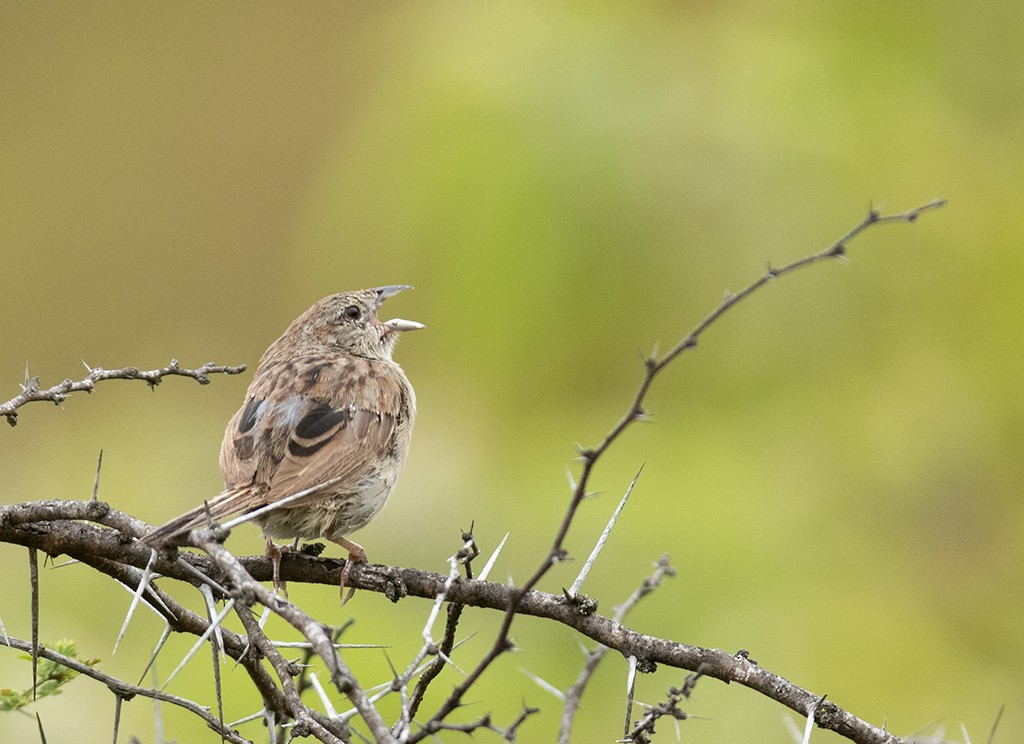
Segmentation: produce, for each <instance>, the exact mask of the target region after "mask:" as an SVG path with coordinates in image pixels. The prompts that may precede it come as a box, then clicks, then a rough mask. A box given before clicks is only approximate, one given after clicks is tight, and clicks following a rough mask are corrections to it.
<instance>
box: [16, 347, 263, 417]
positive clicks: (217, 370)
mask: <svg viewBox="0 0 1024 744" xmlns="http://www.w3.org/2000/svg"><path fill="white" fill-rule="evenodd" d="M86 369H88V370H89V373H88V374H87V375H86V376H85V377H84V378H82V379H81V380H71V379H70V378H68V379H65V380H64V381H63V382H61V383H59V384H57V385H54V386H53V387H51V388H47V389H46V390H43V389H42V388H40V387H39V378H38V377H32V378H29V376H28V374H27V373H26V375H25V382H24V383H23V384H22V386H21V393H20V394H18V395H16V396H14V397H13V398H11V399H10V400H9V401H7V402H6V403H0V416H6V417H7V423H9V424H10V425H11V426H14V425H15V424H17V423H18V413H17V410H18V409H19V408H21V407H22V406H23V405H25V404H26V403H32V402H35V401H40V400H48V401H50V402H51V403H56V404H57V405H60V404H61V403H63V402H64V401H65V400H66V399H67V397H68V396H69V395H71V393H77V392H79V391H82V390H84V391H85V392H88V393H91V392H92V390H93V388H94V387H96V383H97V382H100V381H101V380H144V381H146V382H147V383H149V385H150V387H155V386H157V385H159V384H160V381H161V380H163V378H164V377H171V376H177V377H191V378H192V379H193V380H195V381H196V382H198V383H199V384H200V385H207V384H209V382H210V375H214V374H225V375H237V374H239V373H240V372H244V371H245V365H244V364H240V365H237V366H234V367H226V366H221V365H217V364H214V363H213V362H207V363H206V364H204V365H203V366H202V367H199V368H198V369H185V368H184V367H182V366H181V365H180V364H178V360H177V359H172V360H171V363H170V364H168V365H167V366H166V367H161V368H160V369H151V370H148V371H143V370H140V369H139V368H138V367H124V368H122V369H103V368H102V367H89V365H86Z"/></svg>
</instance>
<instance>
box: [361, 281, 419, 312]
mask: <svg viewBox="0 0 1024 744" xmlns="http://www.w3.org/2000/svg"><path fill="white" fill-rule="evenodd" d="M407 289H412V285H409V284H392V285H390V286H388V287H375V288H374V289H372V290H370V291H372V292H376V293H377V307H380V306H381V303H383V302H384V300H386V299H387V298H388V297H394V296H395V295H396V294H398V293H399V292H404V291H405V290H407Z"/></svg>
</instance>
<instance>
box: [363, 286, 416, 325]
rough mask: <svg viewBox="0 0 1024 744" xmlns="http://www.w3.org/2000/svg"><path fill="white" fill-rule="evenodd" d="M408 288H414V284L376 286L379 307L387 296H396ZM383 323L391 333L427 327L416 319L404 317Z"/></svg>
mask: <svg viewBox="0 0 1024 744" xmlns="http://www.w3.org/2000/svg"><path fill="white" fill-rule="evenodd" d="M406 289H412V286H410V285H408V284H392V285H390V286H387V287H376V288H375V289H374V290H373V291H374V292H376V293H377V307H380V306H381V303H383V302H384V300H386V299H387V298H389V297H394V296H395V295H396V294H398V293H399V292H403V291H405V290H406ZM381 325H382V326H383V327H384V328H386V329H388V331H390V332H391V333H401V332H402V331H418V330H420V329H422V328H426V326H425V325H423V324H422V323H417V322H416V321H415V320H405V319H404V318H395V319H393V320H386V321H384V322H383V323H381Z"/></svg>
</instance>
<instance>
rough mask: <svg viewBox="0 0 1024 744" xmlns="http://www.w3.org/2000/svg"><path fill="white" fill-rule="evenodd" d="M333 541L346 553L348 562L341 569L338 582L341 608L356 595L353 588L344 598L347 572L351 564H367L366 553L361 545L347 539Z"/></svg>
mask: <svg viewBox="0 0 1024 744" xmlns="http://www.w3.org/2000/svg"><path fill="white" fill-rule="evenodd" d="M333 540H334V542H336V543H338V545H340V546H341V547H343V548H345V550H347V551H348V560H347V561H345V567H344V568H342V569H341V581H340V582H338V583H339V584H340V589H341V604H342V606H344V605H345V603H346V602H348V601H349V600H350V599H352V595H353V594H355V593H356V590H355V589H354V588H353V589H349V590H348V596H345V584H346V582H347V581H348V574H349V571H350V570H351V569H352V564H353V563H366V562H367V560H366V551H365V550H363V546H362V545H360V544H359V543H356V542H352V541H351V540H349V539H348V538H347V537H336V538H333Z"/></svg>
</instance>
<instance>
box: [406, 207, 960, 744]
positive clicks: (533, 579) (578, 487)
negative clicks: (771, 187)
mask: <svg viewBox="0 0 1024 744" xmlns="http://www.w3.org/2000/svg"><path fill="white" fill-rule="evenodd" d="M945 203H946V202H945V200H943V199H935V200H932V201H930V202H928V203H927V204H923V205H921V206H920V207H916V208H914V209H910V210H908V211H906V212H899V213H896V214H891V215H882V214H881V213H880V212H879V211H878V210H877V209H875V208H874V207H871V208H870V209H869V210H868V213H867V215H866V216H865V217H864V218H863V219H862V220H861V221H860V222H859V223H858V224H857V225H856V226H855V227H854V228H853V229H851V230H850V231H848V232H847V233H846V234H845V235H843V236H842V237H841V238H839V239H838V240H837V241H835V242H834V243H832V245H830V246H828V247H827V248H825V249H823V250H821V251H818V252H817V253H812V254H811V255H809V256H805V257H804V258H801V259H797V260H796V261H793V262H791V263H788V264H786V265H785V266H782V267H779V268H774V267H772V266H771V265H768V267H767V268H766V269H765V272H764V274H762V275H761V276H760V277H758V278H757V279H755V280H754V281H753V282H751V283H750V284H749V285H747V286H746V287H745V288H744V289H743V290H741V291H740V292H739V293H737V294H727V295H726V296H725V297H724V298H723V299H722V301H721V303H719V305H718V307H716V308H715V309H714V310H712V311H711V313H710V314H709V315H708V316H707V317H705V318H704V319H703V320H702V321H700V322H699V323H698V324H697V325H696V326H695V327H694V329H693V330H692V331H690V332H689V333H688V334H687V335H686V336H684V337H683V339H682V340H681V341H679V343H677V344H676V345H675V346H674V347H673V348H672V349H671V350H669V351H668V352H667V353H666V354H665V355H664V356H662V357H657V356H651V357H650V358H648V360H647V362H646V375H645V376H644V379H643V381H642V382H641V383H640V387H639V389H638V390H637V392H636V395H635V396H634V397H633V402H632V404H631V405H630V407H629V409H628V410H627V412H626V414H625V415H624V416H623V417H622V418H621V419H620V420H619V421H618V423H616V424H615V425H614V426H613V427H612V428H611V430H610V431H609V432H608V434H607V435H606V436H605V438H604V439H603V440H602V441H601V443H600V444H599V445H597V446H596V447H594V448H592V449H583V450H581V451H580V458H581V460H582V462H583V470H582V473H581V475H580V478H579V480H578V481H577V482H576V484H575V488H574V489H573V493H572V497H571V499H570V501H569V505H568V506H567V508H566V510H565V515H564V516H563V518H562V523H561V524H560V525H559V527H558V529H557V531H556V533H555V537H554V540H553V541H552V545H551V549H550V550H549V551H548V554H547V555H546V556H545V558H544V560H543V561H541V564H540V565H539V566H538V567H537V569H536V570H535V571H534V573H533V575H532V576H530V578H529V579H527V580H526V583H524V584H523V585H522V586H521V587H519V588H518V589H517V590H515V592H514V593H513V596H512V600H511V603H510V604H509V606H508V608H507V609H506V611H505V617H504V619H503V621H502V625H501V628H500V629H499V631H498V634H497V637H496V638H495V640H494V644H493V645H492V647H491V649H490V651H489V652H488V653H487V654H486V655H485V656H484V657H483V659H481V660H480V662H479V663H478V664H477V666H476V667H475V668H474V669H473V670H472V671H471V672H470V673H469V674H468V675H467V677H466V679H465V680H464V681H463V682H462V683H461V684H460V685H457V686H456V687H455V689H454V690H453V691H452V693H451V695H450V696H449V697H448V699H447V700H446V701H445V702H444V703H443V704H442V705H441V706H440V708H439V709H438V711H437V712H436V713H435V715H434V718H435V719H436V720H443V719H444V718H445V717H446V716H448V715H449V714H450V713H451V712H452V711H454V710H455V709H457V708H458V707H459V705H460V704H461V702H462V698H463V696H464V695H465V694H466V691H468V690H469V689H470V688H471V687H472V686H473V685H474V684H475V683H476V681H477V680H478V679H479V678H480V676H481V675H483V673H484V672H485V671H486V670H487V668H488V667H489V666H490V665H491V664H492V663H494V661H495V660H496V659H497V658H498V657H500V656H501V655H502V654H504V653H506V652H507V651H510V650H512V647H513V646H512V643H511V640H510V637H509V633H510V631H511V628H512V622H513V621H514V620H515V617H516V614H517V612H518V610H519V605H520V603H521V602H522V601H523V598H525V597H526V595H527V592H529V591H530V590H531V589H533V587H535V586H536V585H537V583H538V582H539V581H540V580H541V579H542V578H543V577H544V576H545V575H546V574H547V572H548V571H549V570H550V569H551V568H552V567H553V566H554V565H555V564H556V563H557V562H559V561H560V560H563V559H564V558H565V557H566V551H565V548H564V544H565V537H566V535H567V534H568V533H569V528H570V526H571V525H572V522H573V520H574V519H575V517H576V512H577V511H578V510H579V506H580V504H581V503H583V500H584V498H586V495H587V493H588V486H589V484H590V478H591V475H592V474H593V472H594V468H595V466H596V465H597V463H598V462H599V460H600V459H601V457H602V455H604V453H605V452H607V451H608V448H609V447H611V445H612V444H613V443H614V442H615V441H616V440H617V439H618V438H619V437H620V436H622V434H623V432H625V430H626V429H627V428H629V426H630V425H631V424H633V423H635V422H637V421H639V420H641V419H642V418H643V417H644V415H645V413H644V401H645V400H646V398H647V393H648V391H649V390H650V388H651V385H652V384H653V383H654V379H655V378H656V377H657V376H658V374H659V373H660V372H661V371H662V370H664V369H665V368H666V367H667V366H668V365H669V364H671V363H672V362H673V361H674V360H675V359H676V358H677V357H678V356H679V355H680V354H682V353H683V352H684V351H686V350H687V349H692V348H694V347H696V345H697V340H698V339H699V338H700V336H701V335H702V334H703V333H704V331H706V330H707V329H708V328H709V327H710V326H711V325H712V324H713V323H714V322H715V321H716V320H718V319H719V318H720V317H722V315H724V314H725V313H726V312H727V311H728V310H729V309H730V308H732V307H734V306H735V305H736V304H737V303H738V302H740V300H743V299H745V298H747V297H749V296H750V295H752V294H753V293H754V292H756V291H757V290H759V289H760V288H762V287H764V286H765V285H766V284H768V283H769V282H770V281H771V280H772V279H776V278H778V277H780V276H783V275H785V274H790V273H792V272H794V271H796V270H797V269H801V268H804V267H806V266H810V265H812V264H815V263H818V262H820V261H824V260H826V259H830V258H838V257H841V256H843V255H845V253H846V250H847V246H848V245H849V243H850V241H852V240H853V239H854V238H856V237H857V236H858V235H860V234H861V233H862V232H864V231H865V230H867V229H868V228H869V227H871V226H872V225H882V224H888V223H898V222H915V221H916V220H917V218H918V217H919V216H920V215H921V214H923V213H924V212H927V211H930V210H932V209H937V208H939V207H941V206H943V205H944V204H945ZM804 711H806V706H803V707H802V708H801V709H799V712H801V713H803V712H804ZM824 719H825V717H824V716H822V718H821V719H819V720H818V724H819V725H820V726H823V727H825V728H828V726H827V725H826V721H825V720H824ZM865 725H866V724H865ZM882 733H883V734H884V732H882ZM884 736H885V738H883V739H878V741H888V740H890V737H889V736H888V735H887V734H884ZM421 738H422V737H421ZM865 741H874V739H865Z"/></svg>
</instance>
